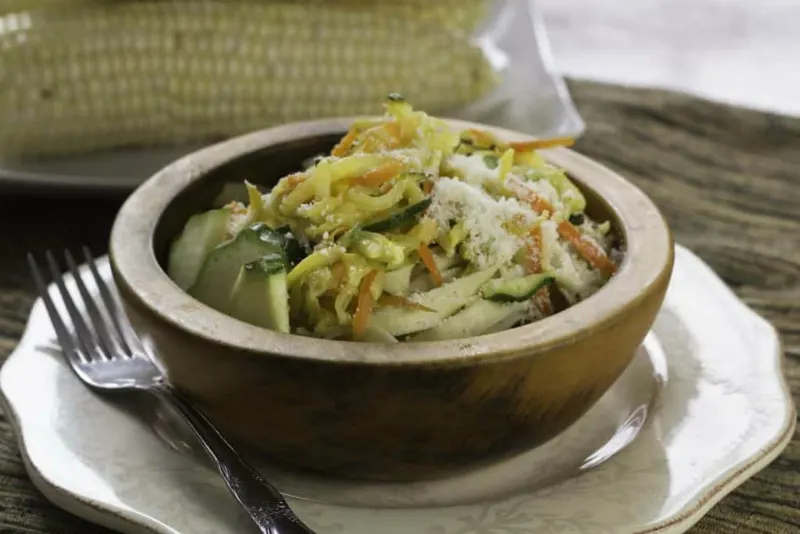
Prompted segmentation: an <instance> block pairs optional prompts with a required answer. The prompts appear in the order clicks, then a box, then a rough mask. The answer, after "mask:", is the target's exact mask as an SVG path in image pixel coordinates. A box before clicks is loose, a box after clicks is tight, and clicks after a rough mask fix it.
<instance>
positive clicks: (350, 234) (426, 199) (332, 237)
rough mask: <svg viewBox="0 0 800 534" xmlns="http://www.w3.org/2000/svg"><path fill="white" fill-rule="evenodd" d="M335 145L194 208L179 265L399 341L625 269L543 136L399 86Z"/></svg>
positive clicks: (282, 317)
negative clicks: (437, 109) (401, 91)
mask: <svg viewBox="0 0 800 534" xmlns="http://www.w3.org/2000/svg"><path fill="white" fill-rule="evenodd" d="M385 108H386V112H385V114H384V115H383V116H382V117H381V118H379V119H374V120H364V121H361V122H357V123H355V124H353V125H352V127H351V129H350V131H348V132H347V134H346V135H344V136H343V137H342V138H341V140H340V141H339V143H338V144H337V145H336V146H335V147H334V148H333V149H332V150H331V152H330V154H326V155H321V156H318V157H317V158H314V160H313V161H310V162H308V164H307V168H305V169H304V170H299V171H298V172H296V173H294V174H291V175H289V176H285V177H283V178H282V179H281V180H280V181H279V182H278V183H277V185H275V187H274V188H273V189H272V190H271V191H269V192H267V193H266V194H262V192H260V191H259V190H258V189H257V188H256V187H255V186H254V185H252V184H250V183H249V182H245V184H244V186H245V187H246V191H247V194H248V202H246V203H245V202H239V201H232V202H229V203H227V204H226V205H224V206H223V207H221V208H218V209H213V210H209V211H207V212H204V213H200V214H197V215H194V216H193V217H191V218H190V219H189V221H188V222H187V223H186V225H185V227H184V229H183V231H182V233H181V235H180V236H178V238H177V239H176V240H175V241H174V243H173V245H172V248H171V251H170V256H169V264H168V272H169V275H170V277H171V278H172V279H173V280H174V281H175V283H176V284H178V285H179V286H181V287H182V288H183V289H185V290H187V291H188V292H189V293H190V294H192V295H194V296H195V297H196V298H197V299H199V300H201V301H202V302H204V303H206V304H207V305H209V306H211V307H213V308H216V309H217V310H219V311H222V312H224V313H227V314H229V315H231V316H233V317H235V318H238V319H240V320H243V321H246V322H248V323H252V324H255V325H259V326H262V327H265V328H269V329H273V330H277V331H280V332H285V333H296V334H303V335H310V336H317V337H323V338H329V339H347V340H358V341H376V342H390V343H394V342H398V341H434V340H444V339H454V338H463V337H469V336H476V335H481V334H487V333H492V332H498V331H502V330H506V329H509V328H512V327H515V326H518V325H521V324H525V323H530V322H532V321H536V320H539V319H542V318H544V317H547V316H549V315H551V314H553V313H556V312H558V311H560V310H563V309H564V308H566V307H569V306H571V305H573V304H575V303H577V302H579V301H581V300H583V299H585V298H587V297H588V296H589V295H591V294H593V293H594V292H596V291H597V290H598V289H599V288H600V287H602V286H603V285H604V284H605V283H606V282H607V281H608V279H609V278H610V277H611V276H613V274H614V272H615V270H616V268H617V263H618V260H619V255H620V252H619V248H618V246H617V245H616V243H615V241H614V236H613V232H611V231H610V225H609V222H607V221H603V222H601V221H593V220H591V219H590V218H589V217H588V216H587V215H586V214H585V208H586V200H585V198H584V197H583V195H582V194H581V192H580V190H579V189H578V188H577V187H576V186H575V185H574V184H573V183H572V182H571V181H570V179H569V178H568V177H567V175H566V174H565V172H564V171H563V170H561V169H558V168H556V167H554V166H552V165H551V164H549V163H547V162H546V161H545V160H544V159H543V158H542V156H541V155H540V154H538V153H537V150H538V149H542V148H549V147H553V146H559V145H569V144H571V143H572V140H571V139H568V138H558V139H546V140H534V141H527V142H505V141H503V140H501V139H497V138H495V137H494V136H493V135H492V134H491V133H489V132H487V131H483V130H474V129H471V130H465V131H461V132H455V131H453V130H452V129H451V127H450V126H449V125H448V124H447V123H446V122H445V121H443V120H440V119H437V118H435V117H431V116H429V115H427V114H425V113H424V112H421V111H416V110H414V109H413V108H412V106H411V105H409V103H407V102H406V101H405V100H404V99H403V98H402V97H400V96H398V95H390V97H389V98H388V100H387V102H386V104H385Z"/></svg>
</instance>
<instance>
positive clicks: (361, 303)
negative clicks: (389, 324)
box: [353, 271, 378, 339]
mask: <svg viewBox="0 0 800 534" xmlns="http://www.w3.org/2000/svg"><path fill="white" fill-rule="evenodd" d="M377 276H378V271H370V272H369V273H367V275H366V276H365V277H364V278H363V279H362V280H361V287H360V288H359V290H358V304H357V305H356V313H355V316H354V317H353V338H354V339H359V338H360V337H361V336H363V335H364V332H366V330H367V327H368V326H369V322H370V319H371V318H372V304H373V302H372V293H371V291H370V289H372V283H373V282H374V281H375V277H377Z"/></svg>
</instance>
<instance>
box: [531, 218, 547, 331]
mask: <svg viewBox="0 0 800 534" xmlns="http://www.w3.org/2000/svg"><path fill="white" fill-rule="evenodd" d="M530 235H531V242H530V243H529V244H528V247H527V248H528V255H527V257H526V258H525V260H526V261H525V268H526V270H527V271H528V273H530V274H536V273H540V272H542V259H541V257H542V256H541V255H542V228H541V226H539V225H538V224H537V225H536V226H534V227H533V228H531V231H530ZM533 302H534V303H535V304H536V306H537V307H538V308H539V310H541V312H542V313H543V314H544V315H550V314H551V313H553V306H552V305H551V303H550V292H549V291H548V290H547V288H546V287H543V288H541V289H540V290H539V291H537V292H536V293H535V294H534V295H533Z"/></svg>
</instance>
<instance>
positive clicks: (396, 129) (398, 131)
mask: <svg viewBox="0 0 800 534" xmlns="http://www.w3.org/2000/svg"><path fill="white" fill-rule="evenodd" d="M384 129H385V130H386V132H387V133H388V134H389V135H390V136H392V137H394V139H395V140H396V141H397V142H402V141H403V128H402V127H401V126H400V123H397V122H387V123H386V124H385V125H384Z"/></svg>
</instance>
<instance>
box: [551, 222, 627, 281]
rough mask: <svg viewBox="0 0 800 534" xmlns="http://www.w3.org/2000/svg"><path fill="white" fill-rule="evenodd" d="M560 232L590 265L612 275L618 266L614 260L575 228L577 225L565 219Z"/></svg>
mask: <svg viewBox="0 0 800 534" xmlns="http://www.w3.org/2000/svg"><path fill="white" fill-rule="evenodd" d="M558 233H559V234H561V236H562V237H563V238H564V239H566V240H567V241H569V242H570V244H571V245H572V246H573V247H575V250H577V251H578V254H580V255H581V256H583V258H584V259H585V260H586V261H588V262H589V265H591V266H592V267H594V268H595V269H597V270H599V271H600V272H602V273H605V274H606V275H612V274H614V272H615V271H616V270H617V266H616V265H614V262H612V261H611V259H610V258H609V257H608V256H607V255H606V253H605V252H604V251H603V249H601V248H600V247H598V246H597V245H595V244H594V243H592V242H590V241H587V240H585V239H584V238H583V236H582V235H581V233H580V231H579V230H578V229H577V228H575V225H574V224H572V223H571V222H569V221H563V222H561V223H559V225H558Z"/></svg>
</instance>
